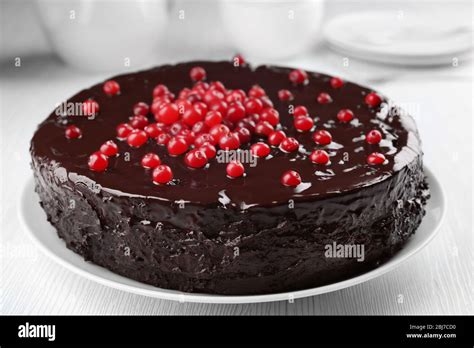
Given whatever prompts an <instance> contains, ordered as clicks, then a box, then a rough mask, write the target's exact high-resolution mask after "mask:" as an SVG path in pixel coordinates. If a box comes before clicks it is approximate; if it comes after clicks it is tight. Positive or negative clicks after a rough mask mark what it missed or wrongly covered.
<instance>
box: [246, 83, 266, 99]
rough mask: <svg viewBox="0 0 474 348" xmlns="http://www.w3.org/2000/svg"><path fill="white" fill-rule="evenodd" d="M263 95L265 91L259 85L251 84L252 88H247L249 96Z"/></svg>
mask: <svg viewBox="0 0 474 348" xmlns="http://www.w3.org/2000/svg"><path fill="white" fill-rule="evenodd" d="M265 95H267V92H265V90H264V89H263V88H262V87H260V86H259V85H253V86H252V88H250V89H249V97H252V98H261V97H263V96H265Z"/></svg>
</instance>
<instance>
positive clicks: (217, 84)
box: [209, 81, 226, 93]
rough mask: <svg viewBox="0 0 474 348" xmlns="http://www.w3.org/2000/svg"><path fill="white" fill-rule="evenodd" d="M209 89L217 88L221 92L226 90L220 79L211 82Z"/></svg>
mask: <svg viewBox="0 0 474 348" xmlns="http://www.w3.org/2000/svg"><path fill="white" fill-rule="evenodd" d="M209 89H215V90H218V91H219V92H222V93H225V92H226V89H225V86H224V84H223V83H222V82H220V81H213V82H211V84H210V86H209Z"/></svg>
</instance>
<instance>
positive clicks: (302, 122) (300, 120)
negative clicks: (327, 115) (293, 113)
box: [293, 116, 314, 132]
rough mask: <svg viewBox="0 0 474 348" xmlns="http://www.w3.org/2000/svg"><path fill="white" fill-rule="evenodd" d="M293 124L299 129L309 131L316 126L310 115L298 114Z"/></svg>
mask: <svg viewBox="0 0 474 348" xmlns="http://www.w3.org/2000/svg"><path fill="white" fill-rule="evenodd" d="M293 124H294V126H295V128H296V130H297V131H299V132H307V131H309V130H310V129H311V128H313V126H314V121H313V119H312V118H311V117H309V116H298V117H295V119H294V120H293Z"/></svg>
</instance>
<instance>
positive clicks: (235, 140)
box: [219, 133, 240, 150]
mask: <svg viewBox="0 0 474 348" xmlns="http://www.w3.org/2000/svg"><path fill="white" fill-rule="evenodd" d="M219 147H220V148H221V149H223V150H237V149H238V148H239V147H240V139H239V136H238V134H237V133H227V134H226V135H224V136H222V137H221V138H220V139H219Z"/></svg>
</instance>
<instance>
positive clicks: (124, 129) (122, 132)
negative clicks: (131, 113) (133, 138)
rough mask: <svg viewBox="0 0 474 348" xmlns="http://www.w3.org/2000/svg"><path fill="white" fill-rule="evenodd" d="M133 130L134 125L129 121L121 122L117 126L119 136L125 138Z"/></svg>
mask: <svg viewBox="0 0 474 348" xmlns="http://www.w3.org/2000/svg"><path fill="white" fill-rule="evenodd" d="M132 131H133V127H132V126H130V125H129V124H128V123H121V124H119V125H118V126H117V138H118V139H119V140H123V139H125V138H126V137H128V135H129V134H130V133H131V132H132Z"/></svg>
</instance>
